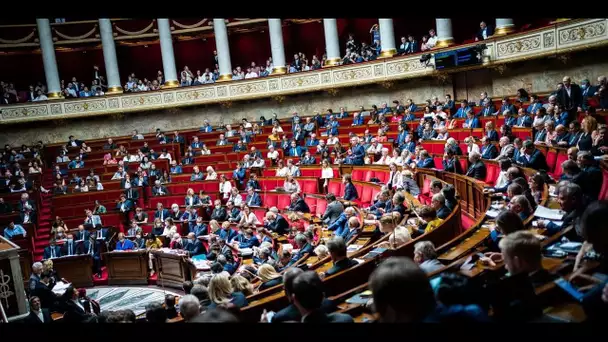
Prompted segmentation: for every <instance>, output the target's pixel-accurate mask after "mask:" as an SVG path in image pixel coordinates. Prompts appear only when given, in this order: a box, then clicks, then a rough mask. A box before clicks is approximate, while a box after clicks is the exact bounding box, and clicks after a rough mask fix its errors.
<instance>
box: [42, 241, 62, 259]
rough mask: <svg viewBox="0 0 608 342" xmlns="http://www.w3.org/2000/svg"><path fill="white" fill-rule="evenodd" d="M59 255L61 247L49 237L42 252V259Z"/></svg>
mask: <svg viewBox="0 0 608 342" xmlns="http://www.w3.org/2000/svg"><path fill="white" fill-rule="evenodd" d="M60 256H61V248H59V246H57V245H56V244H55V239H51V240H50V241H49V245H48V246H46V247H44V254H43V256H42V259H44V260H46V259H52V258H58V257H60Z"/></svg>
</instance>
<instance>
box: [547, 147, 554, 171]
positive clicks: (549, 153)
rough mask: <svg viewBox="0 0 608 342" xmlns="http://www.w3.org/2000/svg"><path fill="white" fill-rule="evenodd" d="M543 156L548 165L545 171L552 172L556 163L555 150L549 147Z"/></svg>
mask: <svg viewBox="0 0 608 342" xmlns="http://www.w3.org/2000/svg"><path fill="white" fill-rule="evenodd" d="M545 157H546V160H547V166H548V167H549V170H547V172H549V173H553V172H554V171H555V164H556V163H557V151H556V150H554V149H549V150H548V151H547V153H546V155H545Z"/></svg>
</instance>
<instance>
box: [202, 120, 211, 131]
mask: <svg viewBox="0 0 608 342" xmlns="http://www.w3.org/2000/svg"><path fill="white" fill-rule="evenodd" d="M200 131H201V132H205V133H209V132H213V127H211V124H210V123H209V120H206V119H205V121H204V124H203V127H201V129H200Z"/></svg>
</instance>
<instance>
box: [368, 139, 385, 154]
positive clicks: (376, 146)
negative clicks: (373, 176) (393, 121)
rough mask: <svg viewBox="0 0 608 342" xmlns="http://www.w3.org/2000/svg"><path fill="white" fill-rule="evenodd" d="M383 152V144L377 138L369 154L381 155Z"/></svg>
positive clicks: (369, 148) (370, 147)
mask: <svg viewBox="0 0 608 342" xmlns="http://www.w3.org/2000/svg"><path fill="white" fill-rule="evenodd" d="M381 152H382V144H380V143H378V140H377V139H376V138H373V139H372V144H371V145H370V146H369V147H368V149H367V153H373V154H379V153H381Z"/></svg>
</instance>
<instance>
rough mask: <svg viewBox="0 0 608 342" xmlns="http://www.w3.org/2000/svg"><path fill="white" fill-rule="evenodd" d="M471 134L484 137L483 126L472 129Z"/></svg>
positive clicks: (479, 137)
mask: <svg viewBox="0 0 608 342" xmlns="http://www.w3.org/2000/svg"><path fill="white" fill-rule="evenodd" d="M471 136H472V137H476V138H477V139H481V138H482V137H483V128H473V129H472V130H471Z"/></svg>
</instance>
